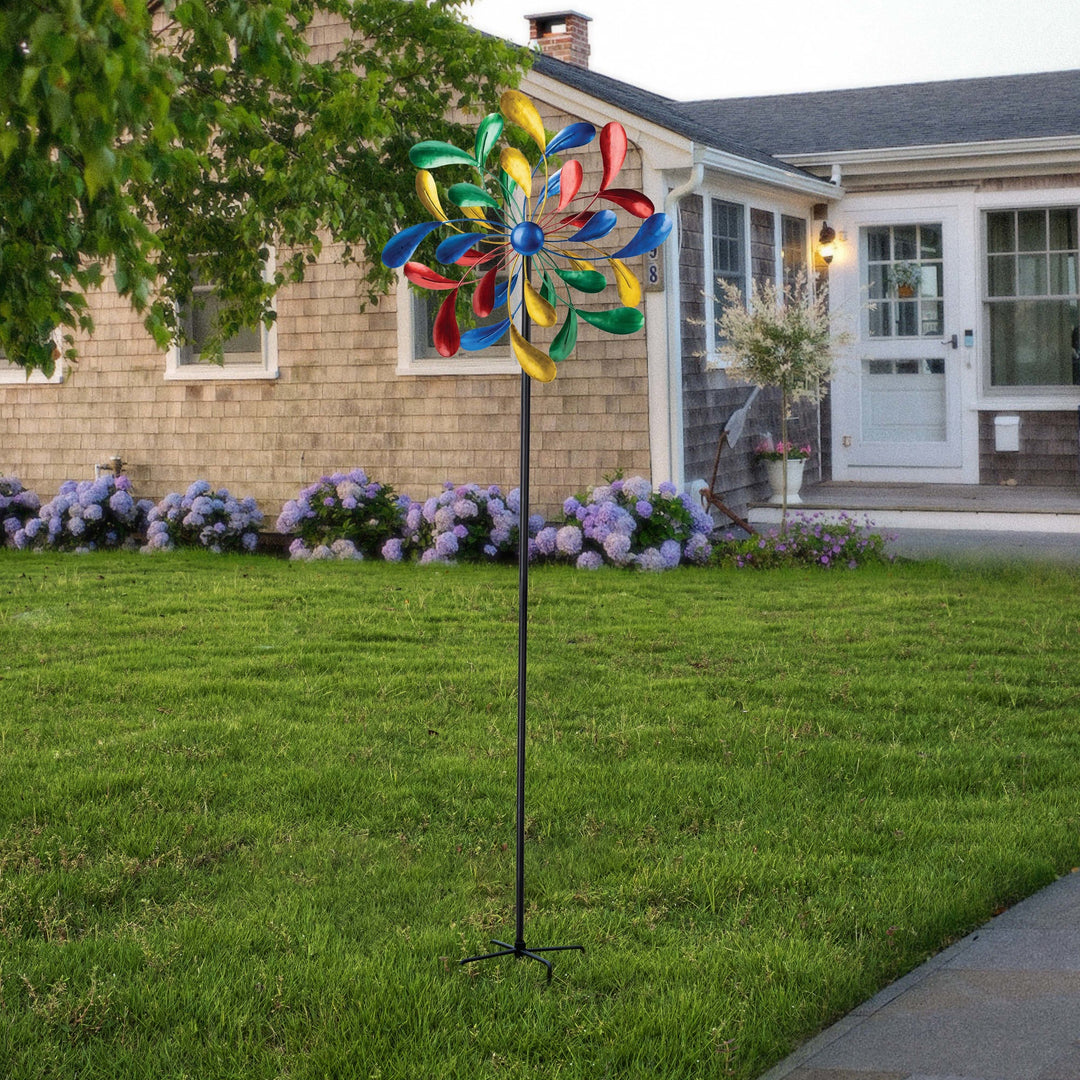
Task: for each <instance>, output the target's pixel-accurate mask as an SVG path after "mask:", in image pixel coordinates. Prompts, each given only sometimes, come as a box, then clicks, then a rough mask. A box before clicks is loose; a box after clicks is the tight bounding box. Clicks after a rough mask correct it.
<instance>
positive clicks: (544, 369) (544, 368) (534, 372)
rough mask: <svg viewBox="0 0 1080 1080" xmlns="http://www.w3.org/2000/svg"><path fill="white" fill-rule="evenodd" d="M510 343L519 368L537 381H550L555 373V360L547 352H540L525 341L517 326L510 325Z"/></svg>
mask: <svg viewBox="0 0 1080 1080" xmlns="http://www.w3.org/2000/svg"><path fill="white" fill-rule="evenodd" d="M510 344H511V346H512V347H513V349H514V356H516V357H517V362H518V363H519V364H520V365H521V370H522V371H524V372H525V374H526V375H528V376H529V378H530V379H535V380H536V381H537V382H551V380H552V379H554V378H555V375H556V374H557V369H556V367H555V361H554V360H552V359H551V357H550V356H548V354H547V353H545V352H541V351H540V350H539V349H538V348H537V347H536V346H535V345H533V344H532V343H531V342H528V341H526V340H525V339H524V338H523V337H522V336H521V334H520V332H519V331H518V328H517V327H516V326H514V325H512V324H511V326H510Z"/></svg>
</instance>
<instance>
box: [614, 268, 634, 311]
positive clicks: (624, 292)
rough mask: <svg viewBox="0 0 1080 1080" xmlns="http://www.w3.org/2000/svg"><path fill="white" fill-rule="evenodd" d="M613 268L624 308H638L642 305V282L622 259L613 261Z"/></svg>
mask: <svg viewBox="0 0 1080 1080" xmlns="http://www.w3.org/2000/svg"><path fill="white" fill-rule="evenodd" d="M611 268H612V269H613V270H614V271H615V285H616V287H617V288H618V290H619V299H620V300H621V301H622V304H623V307H631V308H633V307H637V306H638V304H640V303H641V282H640V281H638V279H637V277H636V276H635V275H634V273H633V272H632V271H631V270H630V268H629V267H628V266H627V265H626V263H624V262H623V261H622V260H621V259H612V260H611Z"/></svg>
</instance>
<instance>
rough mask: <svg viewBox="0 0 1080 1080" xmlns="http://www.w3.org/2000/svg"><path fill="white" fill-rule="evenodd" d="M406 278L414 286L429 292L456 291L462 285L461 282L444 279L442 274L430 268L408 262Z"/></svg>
mask: <svg viewBox="0 0 1080 1080" xmlns="http://www.w3.org/2000/svg"><path fill="white" fill-rule="evenodd" d="M405 276H406V277H407V278H408V279H409V281H411V282H412V283H413V284H414V285H419V286H420V288H421V289H428V290H429V291H434V290H436V289H456V288H458V287H459V286H460V285H461V282H460V281H455V280H454V279H453V278H448V277H443V275H442V274H440V273H437V272H436V271H434V270H432V269H431V267H430V266H425V265H424V264H423V263H418V262H407V263H406V264H405Z"/></svg>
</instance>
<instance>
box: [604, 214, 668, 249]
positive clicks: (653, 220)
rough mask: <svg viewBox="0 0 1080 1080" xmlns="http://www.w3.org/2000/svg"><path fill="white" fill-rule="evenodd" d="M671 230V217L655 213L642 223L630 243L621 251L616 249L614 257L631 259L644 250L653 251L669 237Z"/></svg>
mask: <svg viewBox="0 0 1080 1080" xmlns="http://www.w3.org/2000/svg"><path fill="white" fill-rule="evenodd" d="M670 232H671V218H669V217H668V216H667V214H653V215H652V216H651V217H647V218H646V219H645V220H644V221H643V222H642V223H641V226H640V227H639V228H638V231H637V233H635V235H634V238H633V239H632V240H631V241H630V243H629V244H627V245H626V247H624V248H622V249H621V250H620V251H616V252H615V255H614V256H613V257H614V258H616V259H630V258H632V257H633V256H635V255H640V254H641V253H642V252H644V251H652V249H653V248H655V247H659V246H660V245H661V244H662V243H663V242H664V241H665V240H666V239H667V237H668V234H669V233H670Z"/></svg>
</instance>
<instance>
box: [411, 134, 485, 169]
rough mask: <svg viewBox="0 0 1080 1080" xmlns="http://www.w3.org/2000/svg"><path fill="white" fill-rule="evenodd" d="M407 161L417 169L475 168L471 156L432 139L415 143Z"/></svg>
mask: <svg viewBox="0 0 1080 1080" xmlns="http://www.w3.org/2000/svg"><path fill="white" fill-rule="evenodd" d="M409 160H410V161H411V162H412V163H413V164H414V165H415V166H416V167H417V168H418V169H437V168H439V166H440V165H471V166H472V167H473V168H474V169H475V168H476V159H475V158H474V157H473V156H472V154H470V153H468V152H467V151H465V150H459V149H458V148H457V147H456V146H451V145H450V143H446V142H438V141H437V140H434V139H433V140H430V141H428V142H419V143H417V144H416V145H415V146H414V147H413V148H412V149H411V150H410V151H409Z"/></svg>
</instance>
